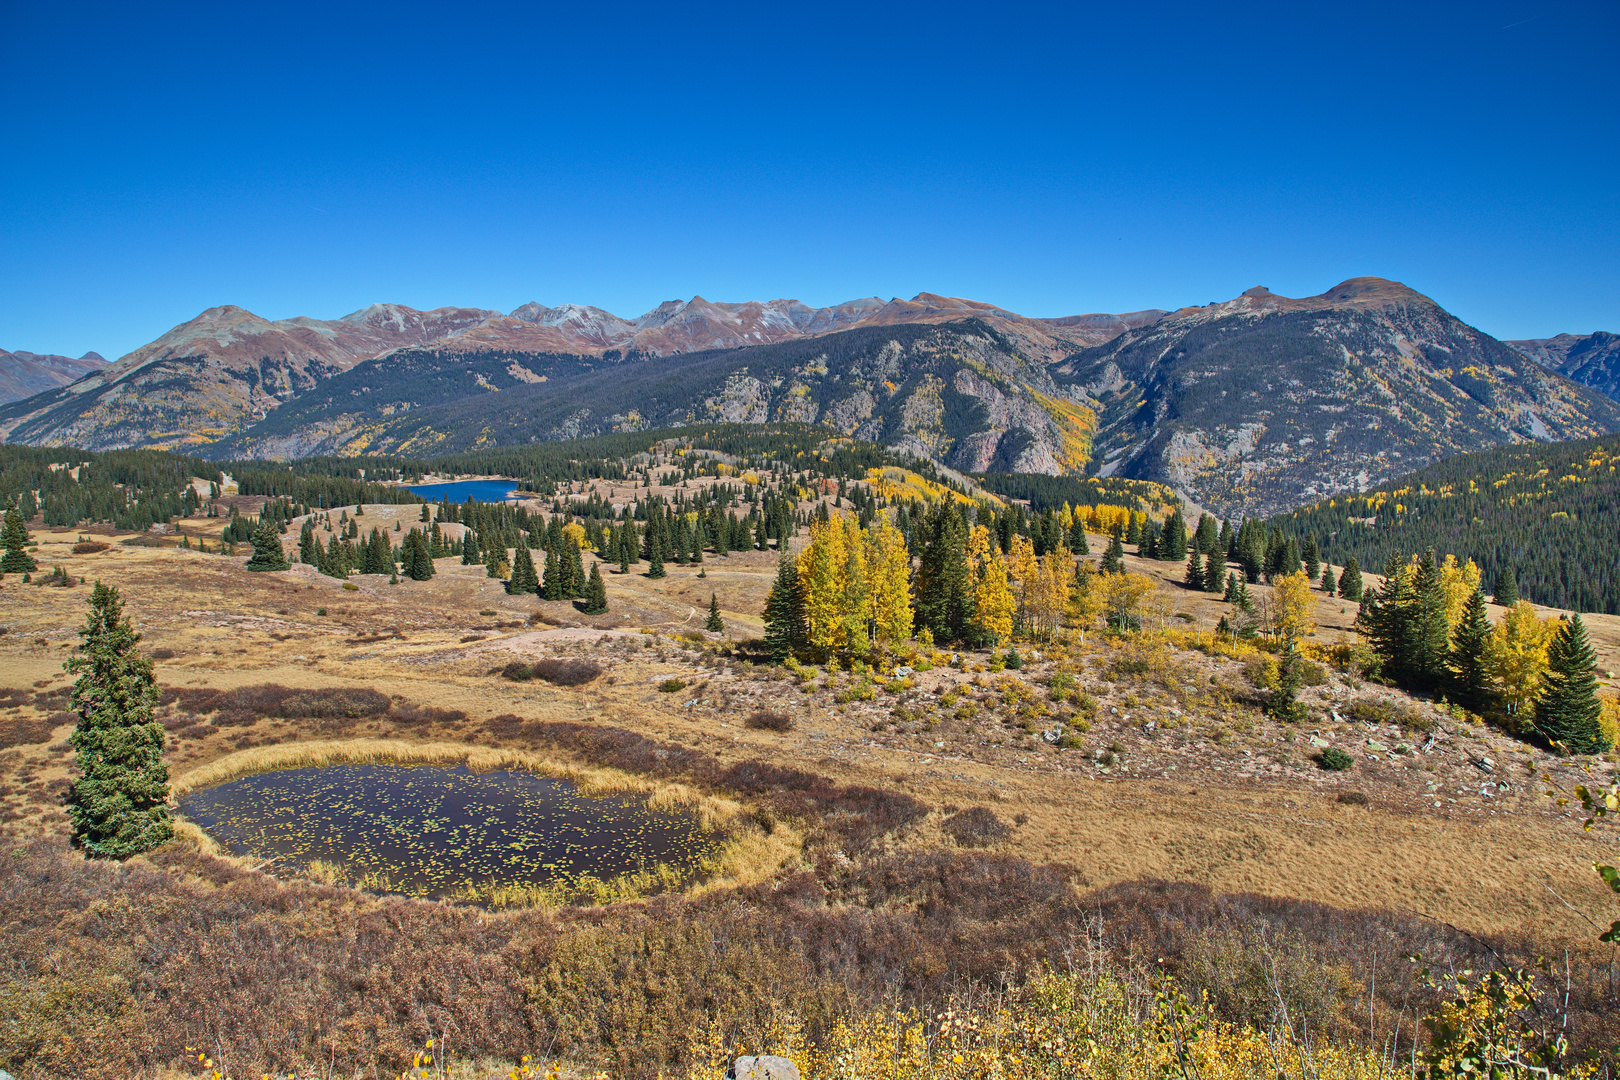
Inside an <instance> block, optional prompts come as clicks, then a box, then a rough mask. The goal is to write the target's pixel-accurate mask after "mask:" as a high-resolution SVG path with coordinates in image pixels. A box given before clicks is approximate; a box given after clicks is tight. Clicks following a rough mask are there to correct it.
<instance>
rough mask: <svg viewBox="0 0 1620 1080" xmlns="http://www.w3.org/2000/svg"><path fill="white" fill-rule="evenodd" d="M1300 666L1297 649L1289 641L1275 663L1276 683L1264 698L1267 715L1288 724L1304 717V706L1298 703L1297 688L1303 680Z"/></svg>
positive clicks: (1295, 722)
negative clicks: (1276, 663) (1285, 649)
mask: <svg viewBox="0 0 1620 1080" xmlns="http://www.w3.org/2000/svg"><path fill="white" fill-rule="evenodd" d="M1302 666H1303V665H1302V663H1301V658H1300V655H1299V650H1298V649H1296V648H1294V644H1293V642H1292V641H1290V642H1289V643H1288V646H1287V651H1286V652H1285V653H1284V654H1283V658H1282V661H1281V662H1280V663H1279V664H1278V665H1277V684H1276V685H1275V686H1273V687H1272V688H1271V694H1270V695H1269V696H1268V697H1267V698H1266V707H1265V711H1266V713H1267V715H1269V716H1273V717H1275V718H1276V719H1278V720H1281V721H1283V722H1285V723H1290V724H1297V723H1299V722H1300V721H1302V720H1304V719H1305V718H1306V716H1307V713H1306V711H1305V706H1303V705H1301V704H1300V703H1299V688H1300V687H1301V686H1302V685H1304V682H1305V678H1304V672H1303V670H1302Z"/></svg>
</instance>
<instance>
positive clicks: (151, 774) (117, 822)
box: [66, 581, 174, 859]
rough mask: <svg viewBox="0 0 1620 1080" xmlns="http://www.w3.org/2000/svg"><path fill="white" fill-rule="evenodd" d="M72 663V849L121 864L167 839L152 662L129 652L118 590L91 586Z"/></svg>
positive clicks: (165, 777) (132, 639) (165, 774)
mask: <svg viewBox="0 0 1620 1080" xmlns="http://www.w3.org/2000/svg"><path fill="white" fill-rule="evenodd" d="M79 637H80V638H81V639H82V640H81V642H80V645H79V649H78V655H76V656H75V657H73V659H71V660H69V661H68V662H67V665H66V666H67V669H68V671H70V672H77V673H78V675H79V678H78V681H77V682H75V683H74V684H73V697H72V704H73V711H74V712H76V713H78V715H79V719H78V723H77V725H76V726H75V727H74V729H73V735H72V737H71V739H70V741H71V742H72V743H73V749H74V750H75V751H76V752H77V761H78V767H79V770H80V773H81V775H80V777H79V778H78V780H76V781H74V784H73V788H72V790H71V791H70V792H69V793H68V797H67V811H68V817H69V818H70V819H71V820H72V822H73V843H74V844H75V845H76V846H78V847H81V848H83V849H84V850H85V851H86V852H88V853H89V854H91V855H97V856H102V857H106V858H114V859H123V858H127V857H129V856H130V855H134V854H137V853H139V852H142V851H146V850H148V849H150V848H154V847H156V846H157V845H159V844H161V843H163V842H164V841H166V840H168V839H169V838H170V837H172V836H173V835H174V826H173V824H172V823H171V822H170V820H169V811H168V807H167V806H166V805H165V803H164V800H166V799H167V798H168V795H169V768H168V766H167V765H166V764H165V763H164V761H163V746H164V741H165V736H164V731H163V725H162V724H160V723H158V721H157V715H156V714H157V706H158V688H157V682H156V680H155V679H153V677H152V661H151V660H149V659H147V658H146V657H144V656H142V655H141V654H140V652H139V651H138V650H137V648H136V646H137V645H138V644H139V642H140V640H141V637H140V635H139V634H137V633H135V631H134V630H133V629H132V628H131V627H130V625H129V619H128V618H126V617H125V615H124V605H123V603H122V601H121V600H120V599H119V597H118V590H117V589H115V588H111V587H109V586H106V585H103V584H102V583H101V582H99V581H98V582H96V586H95V589H94V590H93V591H92V592H91V594H90V614H89V616H88V617H87V618H86V619H85V624H84V629H82V630H80V631H79Z"/></svg>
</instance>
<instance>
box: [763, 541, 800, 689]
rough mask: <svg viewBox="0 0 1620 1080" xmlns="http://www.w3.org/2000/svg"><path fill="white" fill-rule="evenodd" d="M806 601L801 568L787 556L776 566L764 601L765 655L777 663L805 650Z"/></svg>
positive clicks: (784, 554) (784, 555) (783, 555)
mask: <svg viewBox="0 0 1620 1080" xmlns="http://www.w3.org/2000/svg"><path fill="white" fill-rule="evenodd" d="M804 638H805V635H804V597H803V595H802V594H801V593H800V591H799V568H798V567H797V566H796V565H795V564H794V562H793V560H792V559H790V558H788V556H787V554H786V552H784V553H783V554H782V557H781V559H779V560H778V561H777V565H776V581H775V582H774V583H773V584H772V585H771V591H770V595H769V596H767V597H766V598H765V651H766V652H767V653H769V654H770V656H771V659H773V660H776V661H778V662H780V661H782V660H786V659H787V658H788V657H789V656H791V655H792V654H793V653H795V652H797V651H798V650H799V649H801V648H803V647H804Z"/></svg>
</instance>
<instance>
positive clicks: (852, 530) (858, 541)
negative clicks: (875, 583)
mask: <svg viewBox="0 0 1620 1080" xmlns="http://www.w3.org/2000/svg"><path fill="white" fill-rule="evenodd" d="M841 520H842V522H843V532H844V577H843V582H842V585H843V604H842V606H843V615H844V648H846V649H848V650H849V651H850V652H851V653H854V654H856V655H858V656H865V655H866V654H867V653H869V652H871V651H872V628H871V620H872V595H871V590H870V587H869V584H868V581H867V576H866V544H865V541H864V538H863V537H862V536H861V530H860V526H858V525H856V524H855V521H854V519H853V518H843V519H841Z"/></svg>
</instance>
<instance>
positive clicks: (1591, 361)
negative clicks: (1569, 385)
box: [1503, 330, 1620, 401]
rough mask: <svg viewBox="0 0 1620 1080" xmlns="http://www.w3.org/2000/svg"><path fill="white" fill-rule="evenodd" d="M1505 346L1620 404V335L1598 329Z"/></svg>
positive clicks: (1511, 342) (1506, 343)
mask: <svg viewBox="0 0 1620 1080" xmlns="http://www.w3.org/2000/svg"><path fill="white" fill-rule="evenodd" d="M1503 344H1505V345H1508V346H1510V347H1512V348H1514V349H1517V350H1518V351H1519V352H1522V353H1524V355H1526V356H1528V357H1529V358H1530V359H1532V360H1534V361H1536V363H1538V364H1541V365H1542V366H1543V367H1548V368H1551V369H1552V370H1553V371H1556V372H1558V373H1559V374H1560V375H1562V376H1564V377H1565V378H1567V379H1572V380H1574V381H1575V382H1578V383H1580V384H1581V385H1582V386H1590V387H1591V388H1592V389H1594V390H1596V391H1598V392H1599V393H1602V394H1607V395H1608V396H1609V397H1611V398H1614V399H1615V400H1617V401H1620V334H1611V333H1609V332H1607V331H1605V330H1598V331H1595V332H1593V333H1590V334H1558V335H1556V336H1554V337H1550V338H1533V339H1530V340H1523V341H1507V342H1504V343H1503Z"/></svg>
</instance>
